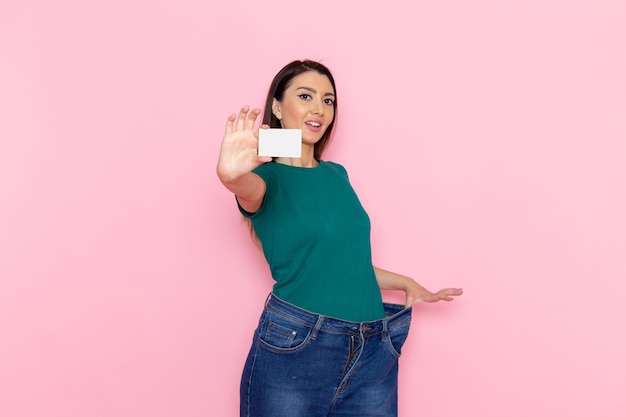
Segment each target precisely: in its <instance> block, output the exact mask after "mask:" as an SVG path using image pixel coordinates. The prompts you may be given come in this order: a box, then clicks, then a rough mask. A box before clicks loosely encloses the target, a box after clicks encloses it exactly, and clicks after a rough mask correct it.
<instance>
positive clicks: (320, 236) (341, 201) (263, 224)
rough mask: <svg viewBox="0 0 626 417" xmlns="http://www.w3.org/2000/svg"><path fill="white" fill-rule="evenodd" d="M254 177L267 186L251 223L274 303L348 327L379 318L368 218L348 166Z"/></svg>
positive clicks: (270, 166) (275, 167) (269, 171)
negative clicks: (270, 280) (350, 323)
mask: <svg viewBox="0 0 626 417" xmlns="http://www.w3.org/2000/svg"><path fill="white" fill-rule="evenodd" d="M254 172H255V173H256V174H258V175H259V176H260V177H261V178H262V179H263V180H264V181H265V183H266V186H267V189H266V192H265V198H264V200H263V203H262V205H261V207H260V208H259V210H258V211H257V212H256V213H252V214H250V213H247V212H246V211H244V210H243V209H242V208H241V207H239V209H240V210H241V212H242V214H243V215H244V216H246V217H249V218H250V219H251V220H252V224H253V225H254V229H255V231H256V233H257V235H258V237H259V239H260V241H261V244H262V246H263V253H264V254H265V258H266V259H267V261H268V263H269V266H270V269H271V272H272V276H273V278H274V280H275V281H276V283H275V285H274V288H273V292H274V294H276V296H277V297H279V298H281V299H283V300H285V301H287V302H289V303H291V304H294V305H297V306H299V307H301V308H303V309H305V310H309V311H312V312H315V313H318V314H322V315H325V316H329V317H335V318H339V319H343V320H349V321H357V322H358V321H371V320H378V319H381V318H383V317H384V310H383V305H382V297H381V293H380V288H379V287H378V283H377V282H376V275H375V273H374V267H373V266H372V255H371V246H370V220H369V216H368V215H367V213H366V212H365V210H364V209H363V206H361V203H360V202H359V199H358V197H357V195H356V193H355V192H354V190H353V188H352V186H351V185H350V182H349V180H348V174H347V172H346V170H345V168H344V167H343V166H341V165H339V164H336V163H333V162H327V161H320V164H319V165H318V166H317V167H314V168H302V167H294V166H289V165H284V164H280V163H276V162H268V163H266V164H263V165H261V166H259V167H257V168H256V169H255V170H254Z"/></svg>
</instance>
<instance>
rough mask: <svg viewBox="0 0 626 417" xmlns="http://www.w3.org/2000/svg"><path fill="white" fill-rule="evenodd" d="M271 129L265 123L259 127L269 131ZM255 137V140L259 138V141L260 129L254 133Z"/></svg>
mask: <svg viewBox="0 0 626 417" xmlns="http://www.w3.org/2000/svg"><path fill="white" fill-rule="evenodd" d="M269 128H270V126H269V125H266V124H265V123H263V124H262V125H261V126H260V127H259V129H269ZM254 137H255V138H257V140H258V139H259V130H258V129H257V130H256V131H255V132H254Z"/></svg>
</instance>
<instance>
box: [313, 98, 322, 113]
mask: <svg viewBox="0 0 626 417" xmlns="http://www.w3.org/2000/svg"><path fill="white" fill-rule="evenodd" d="M311 112H312V113H313V114H317V115H320V116H321V115H323V114H324V103H322V102H321V101H317V100H313V104H312V108H311Z"/></svg>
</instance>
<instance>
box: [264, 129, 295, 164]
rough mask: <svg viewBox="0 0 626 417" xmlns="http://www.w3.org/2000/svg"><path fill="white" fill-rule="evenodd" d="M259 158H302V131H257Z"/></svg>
mask: <svg viewBox="0 0 626 417" xmlns="http://www.w3.org/2000/svg"><path fill="white" fill-rule="evenodd" d="M259 156H283V157H287V158H300V157H301V156H302V130H300V129H279V128H277V129H259Z"/></svg>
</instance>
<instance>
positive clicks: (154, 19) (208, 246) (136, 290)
mask: <svg viewBox="0 0 626 417" xmlns="http://www.w3.org/2000/svg"><path fill="white" fill-rule="evenodd" d="M94 3H96V2H84V1H78V0H74V1H71V0H60V1H56V2H44V1H35V0H28V1H21V2H3V4H2V5H1V6H0V415H2V416H7V417H35V416H37V417H44V416H45V417H57V416H58V417H61V416H62V417H85V416H89V417H127V416H128V417H144V416H145V417H147V416H150V417H171V416H185V417H195V416H234V415H237V413H238V384H239V376H240V371H241V367H242V365H243V362H244V359H245V355H246V353H247V349H248V347H249V343H250V340H251V333H252V330H253V328H254V327H255V324H256V320H257V317H258V314H259V312H260V310H261V307H262V303H263V301H264V299H265V296H266V294H267V292H268V291H269V289H270V286H271V280H270V277H269V275H268V272H267V269H266V265H265V263H264V260H263V259H262V258H261V256H260V253H258V252H257V251H256V249H255V248H254V247H253V246H252V245H251V244H250V241H249V238H248V236H247V232H246V230H245V228H244V227H243V225H241V224H240V217H239V214H238V212H237V210H236V207H235V204H234V199H233V197H232V196H231V195H229V193H228V192H227V191H226V190H225V189H223V188H222V187H221V185H220V184H219V182H218V180H217V178H216V176H215V163H216V160H217V154H218V150H219V144H220V140H221V136H222V132H223V128H224V122H225V119H226V117H227V116H228V114H230V113H232V112H235V111H237V110H238V109H239V107H240V106H242V105H244V104H250V105H253V106H261V105H262V101H263V97H264V95H265V92H266V89H267V87H268V86H269V82H270V80H271V77H272V76H273V75H274V73H275V72H276V71H277V70H278V69H279V68H280V67H281V66H282V65H284V64H285V63H287V62H289V61H291V60H292V59H298V58H312V59H317V60H322V61H323V62H325V63H326V64H327V65H329V66H330V67H331V68H332V69H333V71H334V72H335V75H336V79H337V83H338V88H339V90H338V93H339V105H340V116H339V117H340V118H339V122H338V131H337V134H336V136H335V142H334V143H333V145H332V146H331V147H330V149H329V151H328V154H327V159H333V160H337V161H339V162H342V163H343V164H344V165H345V166H346V167H347V168H348V170H349V172H350V174H351V178H352V181H353V184H354V186H355V188H356V189H357V191H358V192H359V194H360V196H361V200H362V202H363V204H364V205H365V207H366V208H367V209H368V211H369V213H370V216H371V218H372V222H373V246H374V258H375V259H374V260H375V263H376V264H378V265H379V266H381V267H384V268H388V269H392V270H395V271H398V272H401V273H405V274H409V275H412V276H414V277H415V278H417V279H418V280H419V281H420V282H422V283H423V284H424V285H426V286H427V287H429V288H432V289H437V288H439V287H442V286H462V287H463V288H464V289H465V295H464V296H463V297H462V298H460V299H459V300H457V301H456V302H454V303H452V304H446V305H441V304H438V305H418V306H416V314H415V319H414V321H413V328H412V331H411V335H410V337H409V340H408V342H407V345H406V348H405V350H404V354H403V357H402V359H401V383H402V385H401V391H400V395H401V399H400V409H401V413H400V415H401V416H405V417H408V416H420V415H424V416H431V417H435V416H467V417H502V416H506V417H516V416H520V417H521V416H524V417H525V416H528V415H533V416H555V415H567V416H569V417H583V416H584V417H587V416H591V415H601V416H607V417H609V416H623V415H625V414H626V397H624V388H625V386H626V360H625V359H624V352H625V351H626V341H625V338H624V328H626V308H625V307H624V302H623V300H622V298H623V295H624V293H625V292H626V283H625V279H624V278H625V277H626V256H624V255H625V249H626V216H625V215H624V213H626V182H625V180H626V164H625V163H624V159H625V155H626V123H625V120H626V118H625V115H626V75H625V74H626V29H625V26H624V17H625V16H626V6H625V3H624V2H623V1H619V0H612V1H611V0H605V1H598V0H580V1H565V0H561V1H559V0H541V1H539V0H530V1H524V2H521V1H520V2H503V1H495V0H476V1H473V2H467V1H460V0H443V1H438V2H424V1H420V2H415V1H386V2H371V5H370V3H367V2H341V1H334V0H320V1H318V2H315V3H300V2H294V1H287V0H275V1H272V2H259V1H236V2H222V4H218V5H215V4H212V3H214V2H204V1H199V0H182V1H181V0H176V1H174V0H162V1H145V0H131V1H129V0H125V1H121V0H113V1H107V2H97V3H101V4H94ZM385 297H386V299H388V300H390V301H397V300H399V297H398V295H397V294H385Z"/></svg>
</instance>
